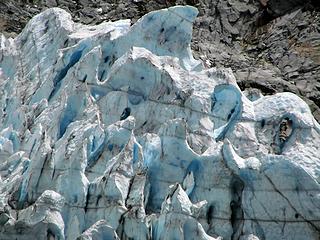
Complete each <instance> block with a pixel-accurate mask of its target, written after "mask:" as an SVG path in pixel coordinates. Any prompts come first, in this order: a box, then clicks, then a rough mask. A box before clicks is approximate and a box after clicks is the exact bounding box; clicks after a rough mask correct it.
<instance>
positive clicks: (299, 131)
mask: <svg viewBox="0 0 320 240" xmlns="http://www.w3.org/2000/svg"><path fill="white" fill-rule="evenodd" d="M197 13H198V12H197V10H196V8H193V7H172V8H168V9H164V10H160V11H156V12H151V13H149V14H147V15H145V16H144V17H142V18H141V19H140V20H138V21H137V22H136V23H135V24H134V25H132V26H130V21H129V20H120V21H116V22H103V23H101V24H100V25H97V26H86V25H82V24H79V23H74V22H73V21H72V20H71V16H70V15H69V14H68V13H67V12H65V11H64V10H61V9H58V8H52V9H49V10H46V11H45V12H43V13H41V14H39V15H37V16H36V17H34V18H33V19H32V20H31V21H30V22H29V23H28V24H27V26H26V27H25V29H24V30H23V31H22V32H21V33H20V34H19V35H18V36H17V37H16V38H15V39H10V38H9V39H7V38H5V37H4V36H2V37H1V42H0V48H1V55H0V60H1V61H0V69H1V75H0V86H1V87H0V89H1V95H0V105H1V108H0V110H1V111H0V119H1V122H0V130H1V132H0V157H1V161H0V176H1V183H0V196H1V198H0V209H1V213H0V224H1V227H0V239H31V238H37V239H221V238H222V237H223V239H232V240H234V239H241V240H244V239H260V240H263V239H288V240H289V239H297V240H298V239H315V240H316V239H319V231H320V194H319V193H320V185H319V181H320V160H319V156H320V150H319V147H318V146H319V144H320V126H319V124H318V123H317V121H316V120H315V119H314V117H313V116H312V113H311V111H310V109H309V107H308V105H307V104H306V103H305V102H304V101H303V100H302V99H301V98H299V97H298V96H296V95H294V94H292V93H277V94H274V95H271V96H265V97H264V96H262V95H261V94H259V92H258V93H257V94H254V93H252V92H251V93H250V94H249V93H246V94H245V93H244V92H242V91H241V89H240V88H239V86H238V85H237V83H236V78H235V77H234V75H233V73H232V71H231V70H230V69H224V68H205V67H204V66H203V65H204V64H203V63H202V62H201V61H199V60H195V59H194V58H193V56H192V53H191V49H190V42H191V38H192V24H193V22H194V20H195V18H196V16H197ZM247 96H249V97H247Z"/></svg>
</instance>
